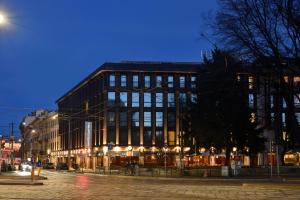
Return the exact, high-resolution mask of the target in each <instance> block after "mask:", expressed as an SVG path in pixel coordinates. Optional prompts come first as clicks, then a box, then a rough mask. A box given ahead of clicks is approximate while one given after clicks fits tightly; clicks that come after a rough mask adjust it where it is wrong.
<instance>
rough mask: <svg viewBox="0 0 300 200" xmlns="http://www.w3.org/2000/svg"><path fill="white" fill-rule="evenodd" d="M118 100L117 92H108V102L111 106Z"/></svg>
mask: <svg viewBox="0 0 300 200" xmlns="http://www.w3.org/2000/svg"><path fill="white" fill-rule="evenodd" d="M115 100H116V93H115V92H108V102H107V104H108V105H109V106H113V105H114V104H115Z"/></svg>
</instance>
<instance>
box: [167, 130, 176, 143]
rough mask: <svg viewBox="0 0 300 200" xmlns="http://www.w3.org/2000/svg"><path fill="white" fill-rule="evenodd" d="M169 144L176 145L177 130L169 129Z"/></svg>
mask: <svg viewBox="0 0 300 200" xmlns="http://www.w3.org/2000/svg"><path fill="white" fill-rule="evenodd" d="M168 139H169V145H175V131H168Z"/></svg>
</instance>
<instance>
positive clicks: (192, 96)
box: [191, 94, 198, 103]
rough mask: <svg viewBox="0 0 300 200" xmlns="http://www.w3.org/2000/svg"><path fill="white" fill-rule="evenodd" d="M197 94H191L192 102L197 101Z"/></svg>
mask: <svg viewBox="0 0 300 200" xmlns="http://www.w3.org/2000/svg"><path fill="white" fill-rule="evenodd" d="M197 100H198V99H197V94H191V102H192V103H197Z"/></svg>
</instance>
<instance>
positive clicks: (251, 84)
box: [248, 76, 254, 89]
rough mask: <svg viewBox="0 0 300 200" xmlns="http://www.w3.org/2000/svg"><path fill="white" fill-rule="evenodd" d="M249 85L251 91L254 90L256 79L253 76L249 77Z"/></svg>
mask: <svg viewBox="0 0 300 200" xmlns="http://www.w3.org/2000/svg"><path fill="white" fill-rule="evenodd" d="M248 83H249V89H253V88H254V78H253V76H249V77H248Z"/></svg>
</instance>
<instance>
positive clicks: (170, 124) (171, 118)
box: [168, 112, 176, 127]
mask: <svg viewBox="0 0 300 200" xmlns="http://www.w3.org/2000/svg"><path fill="white" fill-rule="evenodd" d="M175 124H176V121H175V113H174V112H169V113H168V127H175Z"/></svg>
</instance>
